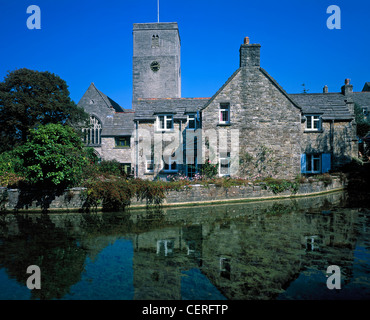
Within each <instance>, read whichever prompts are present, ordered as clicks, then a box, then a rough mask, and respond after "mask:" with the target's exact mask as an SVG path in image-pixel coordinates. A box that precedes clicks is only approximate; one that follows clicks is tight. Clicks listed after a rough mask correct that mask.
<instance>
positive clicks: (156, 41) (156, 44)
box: [152, 35, 159, 48]
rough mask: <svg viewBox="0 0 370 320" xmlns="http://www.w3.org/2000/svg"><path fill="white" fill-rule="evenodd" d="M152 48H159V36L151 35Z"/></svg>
mask: <svg viewBox="0 0 370 320" xmlns="http://www.w3.org/2000/svg"><path fill="white" fill-rule="evenodd" d="M152 48H159V36H158V35H153V37H152Z"/></svg>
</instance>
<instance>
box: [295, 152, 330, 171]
mask: <svg viewBox="0 0 370 320" xmlns="http://www.w3.org/2000/svg"><path fill="white" fill-rule="evenodd" d="M330 170H331V154H330V153H321V154H320V153H317V154H301V173H309V174H310V173H311V174H312V173H326V172H329V171H330Z"/></svg>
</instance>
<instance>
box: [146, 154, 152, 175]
mask: <svg viewBox="0 0 370 320" xmlns="http://www.w3.org/2000/svg"><path fill="white" fill-rule="evenodd" d="M145 172H146V173H153V172H154V160H153V159H152V157H148V158H147V159H146V161H145Z"/></svg>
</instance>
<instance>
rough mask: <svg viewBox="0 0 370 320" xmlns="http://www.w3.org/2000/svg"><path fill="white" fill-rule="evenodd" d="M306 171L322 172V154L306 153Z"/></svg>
mask: <svg viewBox="0 0 370 320" xmlns="http://www.w3.org/2000/svg"><path fill="white" fill-rule="evenodd" d="M306 172H307V173H320V172H321V156H320V154H307V155H306Z"/></svg>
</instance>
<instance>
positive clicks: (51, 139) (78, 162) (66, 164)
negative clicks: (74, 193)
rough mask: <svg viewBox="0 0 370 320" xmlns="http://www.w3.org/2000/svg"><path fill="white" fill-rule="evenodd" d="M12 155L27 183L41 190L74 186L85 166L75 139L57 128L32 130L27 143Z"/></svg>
mask: <svg viewBox="0 0 370 320" xmlns="http://www.w3.org/2000/svg"><path fill="white" fill-rule="evenodd" d="M14 152H15V153H16V154H17V155H18V156H19V158H20V159H21V160H22V161H23V167H24V168H23V169H22V171H23V175H24V176H25V177H26V180H27V182H28V183H30V184H31V185H38V186H43V187H57V186H58V187H69V186H75V185H77V184H78V183H79V182H80V181H81V179H82V173H83V168H84V167H85V166H87V165H88V163H89V158H88V156H87V154H86V152H85V149H84V147H83V144H82V141H81V139H80V137H79V135H78V134H77V133H76V132H75V131H74V130H73V129H72V128H71V127H69V126H63V125H61V124H48V125H45V126H42V125H41V126H39V127H38V128H35V129H32V130H31V131H30V134H29V137H28V141H27V142H26V143H25V144H24V145H22V146H20V147H18V148H17V149H15V150H14Z"/></svg>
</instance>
